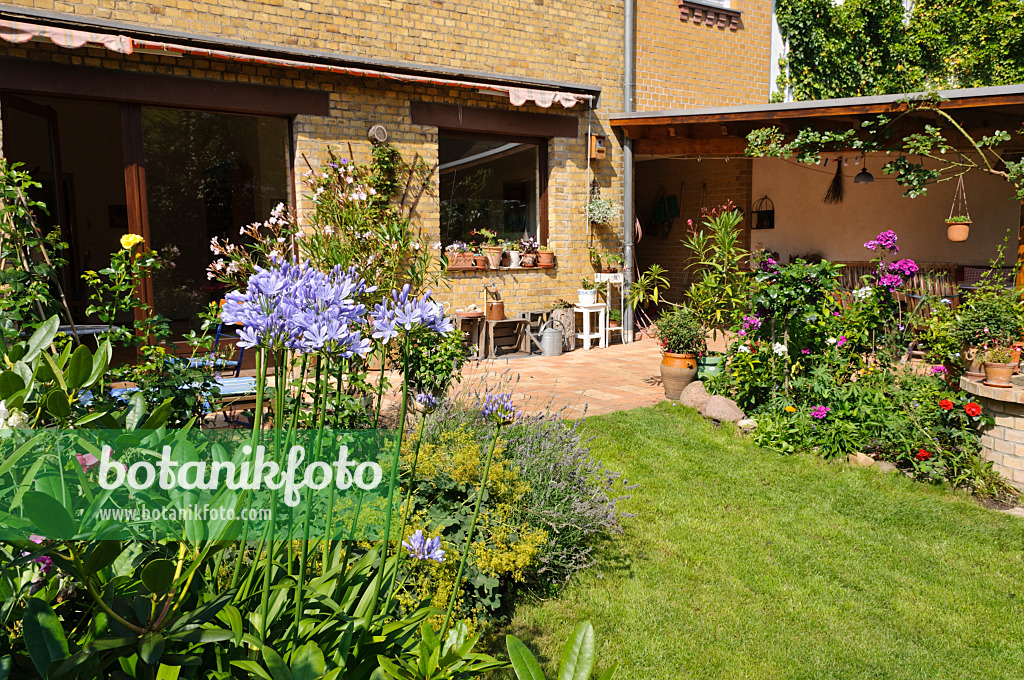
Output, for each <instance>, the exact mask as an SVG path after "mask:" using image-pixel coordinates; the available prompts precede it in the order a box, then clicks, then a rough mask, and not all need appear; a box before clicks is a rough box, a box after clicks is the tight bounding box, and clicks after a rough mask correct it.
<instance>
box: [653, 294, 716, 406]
mask: <svg viewBox="0 0 1024 680" xmlns="http://www.w3.org/2000/svg"><path fill="white" fill-rule="evenodd" d="M657 326H658V342H659V343H661V352H662V355H661V382H662V384H663V385H664V386H665V397H666V398H667V399H671V400H673V401H675V400H677V399H679V395H680V394H682V392H683V389H684V388H685V387H686V386H687V385H689V384H690V383H691V382H693V379H694V378H695V377H697V359H698V358H700V357H702V356H704V355H705V354H707V351H708V344H707V331H706V330H705V329H704V326H703V324H701V322H700V319H699V318H698V317H697V315H696V314H695V313H694V312H693V311H692V310H690V309H689V308H687V307H683V306H681V305H673V306H671V307H670V308H669V309H668V310H667V311H666V312H665V313H664V314H662V315H661V316H660V317H658V321H657Z"/></svg>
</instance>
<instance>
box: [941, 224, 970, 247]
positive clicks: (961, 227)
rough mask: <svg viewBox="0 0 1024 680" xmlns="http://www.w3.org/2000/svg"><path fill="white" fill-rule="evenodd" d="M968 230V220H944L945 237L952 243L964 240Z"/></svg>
mask: <svg viewBox="0 0 1024 680" xmlns="http://www.w3.org/2000/svg"><path fill="white" fill-rule="evenodd" d="M970 231H971V223H970V222H946V238H947V239H949V240H950V241H952V242H953V243H960V242H961V241H966V240H967V234H969V233H970Z"/></svg>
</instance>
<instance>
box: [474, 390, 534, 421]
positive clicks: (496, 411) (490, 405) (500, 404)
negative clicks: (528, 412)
mask: <svg viewBox="0 0 1024 680" xmlns="http://www.w3.org/2000/svg"><path fill="white" fill-rule="evenodd" d="M480 414H481V415H482V416H483V417H484V418H486V419H488V420H493V421H495V422H497V423H502V424H504V423H509V422H511V421H513V420H518V419H519V418H522V417H523V412H522V411H517V410H516V407H515V404H513V403H512V393H511V392H502V393H501V394H488V395H487V396H486V397H485V398H484V405H483V408H481V409H480Z"/></svg>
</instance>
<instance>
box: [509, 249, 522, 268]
mask: <svg viewBox="0 0 1024 680" xmlns="http://www.w3.org/2000/svg"><path fill="white" fill-rule="evenodd" d="M505 254H506V255H508V266H509V267H511V268H512V269H518V268H519V267H521V266H523V254H522V253H521V252H519V251H518V250H510V251H508V252H507V253H505Z"/></svg>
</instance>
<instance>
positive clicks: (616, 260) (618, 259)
mask: <svg viewBox="0 0 1024 680" xmlns="http://www.w3.org/2000/svg"><path fill="white" fill-rule="evenodd" d="M624 261H625V260H624V259H623V257H622V255H619V254H618V253H605V254H604V266H603V267H602V268H601V271H602V272H603V273H605V274H615V273H617V272H618V271H619V267H620V266H622V263H623V262H624Z"/></svg>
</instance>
